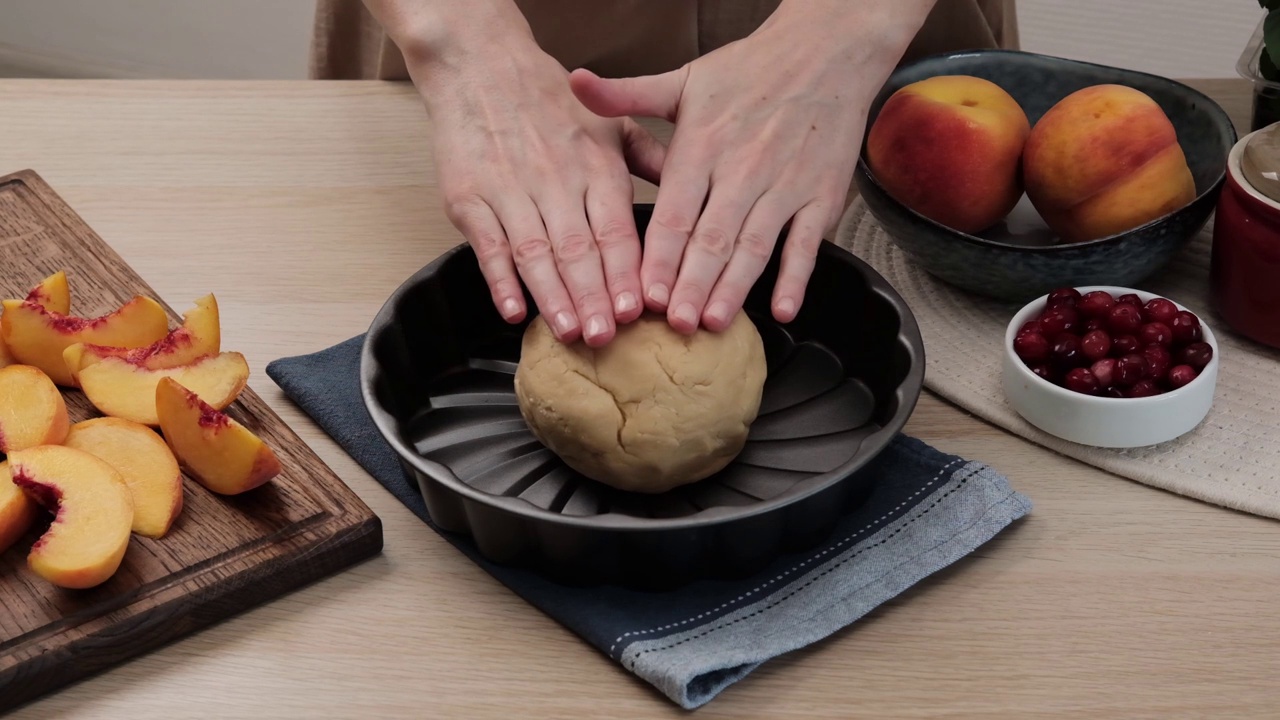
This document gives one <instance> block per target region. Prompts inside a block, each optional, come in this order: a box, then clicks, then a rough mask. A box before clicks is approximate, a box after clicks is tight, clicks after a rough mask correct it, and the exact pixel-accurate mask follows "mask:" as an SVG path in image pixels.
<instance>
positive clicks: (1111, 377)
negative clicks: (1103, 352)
mask: <svg viewBox="0 0 1280 720" xmlns="http://www.w3.org/2000/svg"><path fill="white" fill-rule="evenodd" d="M1117 362H1118V361H1117V360H1116V359H1115V358H1102V359H1101V360H1099V361H1097V362H1095V363H1094V364H1093V366H1092V367H1090V368H1089V371H1090V372H1092V373H1093V376H1094V377H1095V378H1097V379H1098V384H1099V385H1101V386H1102V387H1104V388H1109V387H1111V386H1112V385H1114V384H1115V382H1116V363H1117Z"/></svg>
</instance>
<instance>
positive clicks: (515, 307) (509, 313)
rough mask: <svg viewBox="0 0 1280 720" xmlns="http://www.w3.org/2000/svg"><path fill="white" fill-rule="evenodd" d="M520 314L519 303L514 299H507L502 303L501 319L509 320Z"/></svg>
mask: <svg viewBox="0 0 1280 720" xmlns="http://www.w3.org/2000/svg"><path fill="white" fill-rule="evenodd" d="M519 314H520V303H518V302H516V300H515V298H507V299H506V300H503V301H502V317H504V318H507V319H510V318H513V317H515V316H516V315H519Z"/></svg>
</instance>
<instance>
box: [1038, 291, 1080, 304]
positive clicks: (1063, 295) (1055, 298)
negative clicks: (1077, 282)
mask: <svg viewBox="0 0 1280 720" xmlns="http://www.w3.org/2000/svg"><path fill="white" fill-rule="evenodd" d="M1079 299H1080V291H1079V290H1077V289H1075V288H1069V287H1068V288H1058V289H1057V290H1054V291H1053V292H1051V293H1049V297H1048V299H1047V300H1046V301H1045V304H1046V305H1047V306H1049V307H1051V308H1052V307H1060V306H1064V305H1065V306H1067V307H1071V308H1074V307H1075V306H1076V301H1077V300H1079Z"/></svg>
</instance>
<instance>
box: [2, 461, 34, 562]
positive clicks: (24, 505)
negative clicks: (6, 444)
mask: <svg viewBox="0 0 1280 720" xmlns="http://www.w3.org/2000/svg"><path fill="white" fill-rule="evenodd" d="M39 512H40V507H39V506H38V505H36V503H35V501H34V500H32V499H31V498H30V497H28V496H27V494H26V493H25V492H23V491H22V489H21V488H19V487H18V486H17V485H14V484H13V477H12V476H11V475H10V474H9V463H8V462H7V461H6V462H0V552H4V551H5V550H8V549H9V548H10V547H12V546H13V544H14V543H16V542H18V539H19V538H21V537H22V536H23V535H26V534H27V531H28V530H30V529H31V526H32V525H33V524H35V521H36V515H38V514H39Z"/></svg>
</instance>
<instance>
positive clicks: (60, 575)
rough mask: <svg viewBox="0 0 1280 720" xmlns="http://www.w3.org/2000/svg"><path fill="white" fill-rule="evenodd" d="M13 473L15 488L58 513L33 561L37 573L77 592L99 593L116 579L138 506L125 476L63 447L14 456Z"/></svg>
mask: <svg viewBox="0 0 1280 720" xmlns="http://www.w3.org/2000/svg"><path fill="white" fill-rule="evenodd" d="M9 469H10V471H11V472H12V474H13V482H14V484H16V485H17V486H18V487H20V488H22V490H24V491H25V492H26V493H27V494H28V495H30V496H31V497H32V498H34V499H35V500H36V502H38V503H40V504H41V505H43V506H45V507H46V508H48V509H49V510H53V511H55V512H56V513H57V515H56V516H55V517H54V520H53V524H52V525H50V526H49V530H48V531H46V532H45V534H44V535H42V536H41V537H40V539H39V540H38V541H36V544H35V545H34V546H32V548H31V552H30V554H28V555H27V565H28V566H29V567H30V568H31V570H32V571H34V572H35V573H36V574H37V575H39V576H40V577H42V578H44V579H45V580H47V581H49V582H51V583H53V584H54V585H57V586H59V587H64V588H72V589H81V588H90V587H94V586H95V585H100V584H102V583H104V582H106V581H107V580H108V579H109V578H110V577H111V576H112V575H114V574H115V572H116V570H118V569H119V568H120V563H121V561H122V560H123V559H124V553H125V550H126V549H127V548H128V546H129V530H130V528H131V527H132V526H133V500H132V498H131V496H130V495H129V486H128V485H126V484H125V482H124V479H123V478H121V477H120V473H118V472H116V471H115V469H114V468H112V467H111V466H110V465H109V464H107V462H106V461H104V460H101V459H99V458H96V457H94V456H93V455H90V454H89V453H87V452H84V451H83V450H76V449H74V448H69V447H63V446H61V445H44V446H41V447H36V448H30V449H28V450H19V451H17V452H15V453H12V454H10V456H9Z"/></svg>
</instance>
